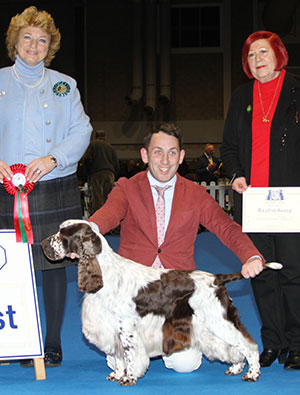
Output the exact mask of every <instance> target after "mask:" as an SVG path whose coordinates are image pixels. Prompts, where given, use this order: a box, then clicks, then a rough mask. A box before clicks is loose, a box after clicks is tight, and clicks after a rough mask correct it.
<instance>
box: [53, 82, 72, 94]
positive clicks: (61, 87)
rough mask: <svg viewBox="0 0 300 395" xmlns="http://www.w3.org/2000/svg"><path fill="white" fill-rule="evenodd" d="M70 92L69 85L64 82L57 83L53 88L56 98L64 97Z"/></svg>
mask: <svg viewBox="0 0 300 395" xmlns="http://www.w3.org/2000/svg"><path fill="white" fill-rule="evenodd" d="M70 90H71V88H70V85H69V84H68V83H67V82H65V81H60V82H57V83H56V84H55V85H54V86H53V92H54V93H55V94H56V95H57V96H66V95H67V94H68V93H69V92H70Z"/></svg>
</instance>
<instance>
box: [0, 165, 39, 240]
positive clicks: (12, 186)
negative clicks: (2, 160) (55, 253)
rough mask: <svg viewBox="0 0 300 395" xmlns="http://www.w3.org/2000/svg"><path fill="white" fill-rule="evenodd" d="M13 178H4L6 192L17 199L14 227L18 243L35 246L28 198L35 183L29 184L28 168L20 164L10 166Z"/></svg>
mask: <svg viewBox="0 0 300 395" xmlns="http://www.w3.org/2000/svg"><path fill="white" fill-rule="evenodd" d="M10 168H11V170H12V172H13V177H12V178H11V180H10V181H8V180H7V178H5V177H4V178H3V185H4V188H5V189H6V191H7V192H8V193H9V194H11V195H13V196H14V197H15V203H14V225H15V230H16V238H17V242H18V243H28V244H33V233H32V227H31V222H30V217H29V207H28V197H27V195H28V194H29V193H30V192H31V191H32V190H33V187H34V182H29V181H28V180H27V178H26V176H25V169H26V166H25V165H23V164H20V163H17V164H15V165H11V166H10Z"/></svg>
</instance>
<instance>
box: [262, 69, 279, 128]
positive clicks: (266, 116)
mask: <svg viewBox="0 0 300 395" xmlns="http://www.w3.org/2000/svg"><path fill="white" fill-rule="evenodd" d="M280 79H281V73H280V74H279V78H278V82H277V85H276V89H275V92H274V95H273V98H272V101H271V104H270V107H269V109H268V111H267V113H265V109H264V106H263V103H262V99H261V93H260V86H259V81H257V87H258V95H259V101H260V106H261V111H262V113H263V118H262V121H263V122H264V123H267V122H270V120H269V119H268V115H269V112H270V111H271V108H272V105H273V102H274V99H275V96H276V93H277V90H278V86H279V82H280Z"/></svg>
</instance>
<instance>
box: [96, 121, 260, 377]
mask: <svg viewBox="0 0 300 395" xmlns="http://www.w3.org/2000/svg"><path fill="white" fill-rule="evenodd" d="M140 153H141V157H142V160H143V162H144V163H145V164H148V169H147V170H146V171H142V172H140V173H138V174H136V175H135V176H133V177H131V178H130V179H127V178H120V179H119V180H118V182H117V183H116V185H115V187H114V188H113V190H112V191H111V193H110V194H109V196H108V199H107V201H106V203H105V204H104V206H102V207H101V208H100V209H99V210H98V211H96V212H95V213H94V214H93V215H92V216H91V217H90V219H89V220H90V221H91V222H93V223H96V224H97V225H98V227H99V230H100V232H101V233H102V234H105V233H107V232H108V231H110V230H112V229H114V228H115V227H117V226H118V225H119V224H121V234H120V246H119V250H118V253H119V254H120V255H122V256H124V257H126V258H129V259H132V260H134V261H136V262H139V263H141V264H144V265H147V266H152V265H153V264H154V262H155V261H156V260H157V257H159V262H160V264H161V267H164V268H167V269H182V270H193V269H195V267H196V266H195V262H194V243H195V239H196V236H197V232H198V228H199V225H200V224H202V225H203V226H204V227H205V228H207V229H208V230H209V231H211V232H213V233H214V234H216V236H217V237H218V238H219V239H220V240H221V241H222V242H223V243H224V244H225V245H226V246H227V247H228V248H229V249H231V250H232V251H233V252H234V253H235V254H236V255H237V257H238V258H239V259H240V260H241V262H242V264H243V266H242V274H243V276H244V277H245V278H249V277H255V276H256V275H257V274H259V273H260V272H261V271H262V270H263V262H264V258H263V257H262V255H261V254H260V253H259V251H258V250H257V249H256V248H255V246H254V245H253V243H252V242H251V240H250V239H249V238H248V236H247V235H245V234H244V233H242V230H241V227H240V225H238V224H237V223H236V222H234V221H233V220H231V219H230V217H229V216H228V215H227V214H226V213H225V212H224V211H223V209H222V208H221V207H220V206H219V205H218V203H217V202H216V201H215V200H214V199H213V198H212V197H211V196H210V195H209V194H208V193H207V192H206V188H205V187H202V186H199V185H196V184H195V183H194V182H192V181H190V180H188V179H186V178H183V177H181V176H180V175H179V174H178V173H177V169H178V166H179V165H180V164H181V163H182V161H183V158H184V155H185V152H184V150H183V149H182V135H181V132H180V130H179V128H178V127H176V126H175V125H174V124H172V123H162V124H160V125H158V126H157V127H156V128H154V129H153V130H151V131H150V132H149V133H148V134H147V136H146V137H145V140H144V147H143V148H141V151H140ZM166 185H168V186H169V188H168V189H167V190H166V191H165V235H164V241H163V242H162V244H160V245H159V244H158V237H157V225H156V214H155V204H156V201H157V198H158V194H157V191H156V188H155V187H156V186H159V187H162V186H166ZM163 359H164V362H165V365H166V366H167V367H169V368H173V369H175V370H176V371H179V372H183V371H185V372H186V371H192V370H195V369H197V368H198V367H199V366H200V363H201V356H199V354H198V353H197V352H191V350H184V351H181V352H178V353H174V354H172V355H171V356H168V357H163Z"/></svg>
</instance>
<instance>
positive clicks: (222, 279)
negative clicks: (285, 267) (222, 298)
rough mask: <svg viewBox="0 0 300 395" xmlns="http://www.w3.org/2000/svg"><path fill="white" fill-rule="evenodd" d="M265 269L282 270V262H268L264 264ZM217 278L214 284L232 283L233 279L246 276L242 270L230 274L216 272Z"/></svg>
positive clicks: (240, 278)
mask: <svg viewBox="0 0 300 395" xmlns="http://www.w3.org/2000/svg"><path fill="white" fill-rule="evenodd" d="M264 269H273V270H280V269H282V264H281V263H278V262H267V263H265V264H264ZM215 276H216V278H215V281H214V285H217V286H219V285H225V284H226V283H230V282H231V281H238V280H243V279H244V276H243V275H242V273H241V272H238V273H230V274H215Z"/></svg>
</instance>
